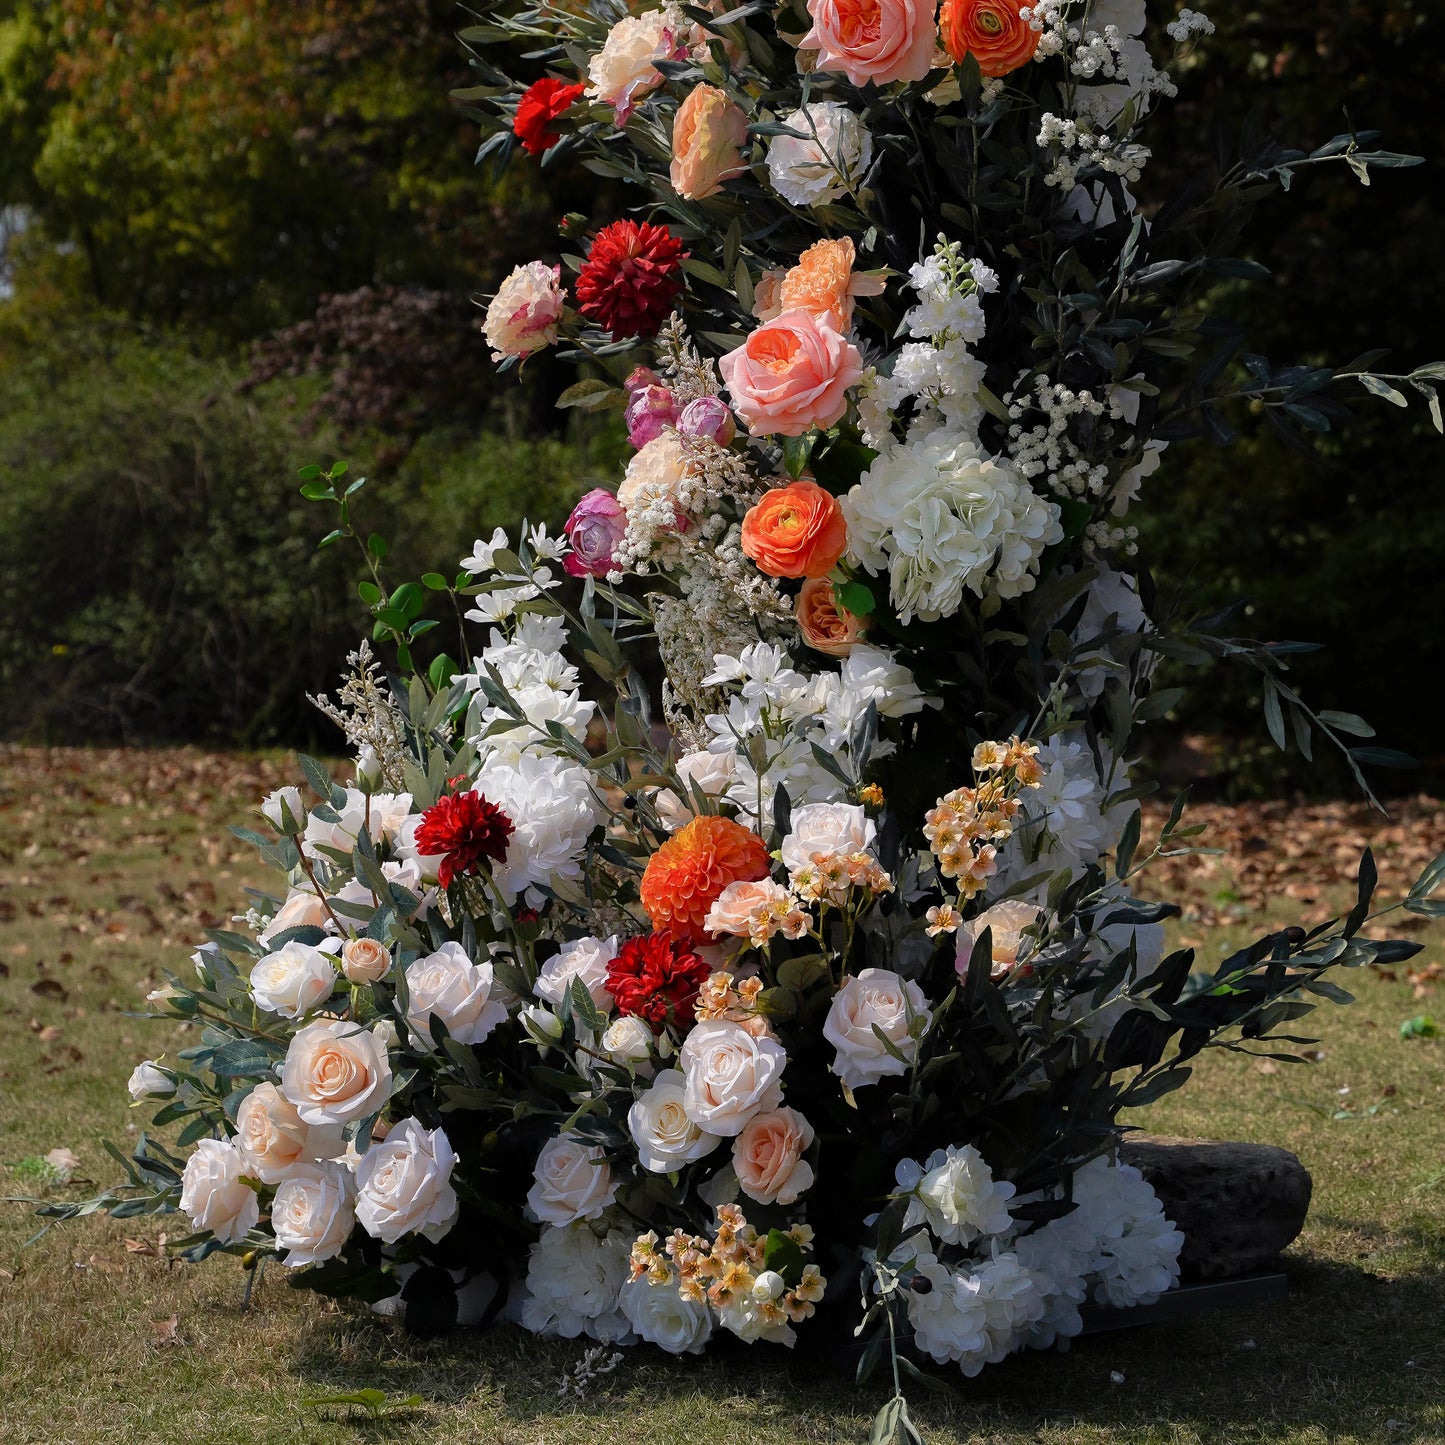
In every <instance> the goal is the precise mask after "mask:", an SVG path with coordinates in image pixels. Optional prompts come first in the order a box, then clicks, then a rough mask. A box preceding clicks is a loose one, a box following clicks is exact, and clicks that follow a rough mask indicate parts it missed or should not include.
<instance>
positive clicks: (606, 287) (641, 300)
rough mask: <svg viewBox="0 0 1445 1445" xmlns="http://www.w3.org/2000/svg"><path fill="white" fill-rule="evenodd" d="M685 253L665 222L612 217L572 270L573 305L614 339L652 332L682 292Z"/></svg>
mask: <svg viewBox="0 0 1445 1445" xmlns="http://www.w3.org/2000/svg"><path fill="white" fill-rule="evenodd" d="M687 254H688V253H687V252H686V251H684V250H683V249H682V242H681V241H679V240H678V239H677V237H676V236H674V235H673V234H672V232H671V231H669V230H668V229H667V227H666V226H654V225H652V224H651V223H650V222H648V221H644V222H642V223H641V225H639V224H638V223H637V222H636V221H614V222H613V223H612V224H611V225H610V226H604V227H603V228H602V230H600V231H599V232H598V233H597V239H596V240H595V241H593V243H592V249H591V250H590V251H589V252H588V253H587V260H586V262H585V263H584V265H583V267H582V269H581V270H580V271H579V272H578V273H577V286H576V293H577V309H578V310H579V311H580V312H581V313H582V314H583V315H584V316H585V317H586V318H587V319H588V320H589V321H595V322H596V323H597V324H598V325H599V326H605V327H606V328H607V330H608V331H610V332H611V333H612V335H613V337H614V338H615V339H617V340H621V339H622V338H624V337H629V336H656V335H657V333H658V330H659V328H660V327H661V326H662V323H663V322H664V321H666V320H667V318H668V316H669V315H670V314H671V312H672V303H673V301H674V300H675V299H676V298H677V295H678V293H679V292H680V291H681V290H682V275H681V272H682V260H683V257H684V256H686V255H687Z"/></svg>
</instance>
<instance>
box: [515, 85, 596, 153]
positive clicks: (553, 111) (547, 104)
mask: <svg viewBox="0 0 1445 1445" xmlns="http://www.w3.org/2000/svg"><path fill="white" fill-rule="evenodd" d="M586 89H587V87H586V86H585V85H568V84H567V83H566V82H565V81H561V80H553V79H552V77H551V76H550V75H545V76H543V77H542V79H541V80H537V81H533V83H532V84H531V85H529V86H528V87H527V88H526V90H524V91H523V92H522V98H521V100H519V101H518V102H517V115H516V118H515V119H514V120H513V121H512V129H513V131H514V132H516V135H517V139H518V140H520V141H521V142H522V149H523V150H525V151H526V152H527V154H528V155H533V156H539V155H541V154H542V152H543V151H548V150H551V149H552V147H553V146H554V145H556V144H557V142H558V141H559V140H561V139H562V136H561V133H560V132H559V131H557V130H555V129H554V128H553V122H554V121H557V120H560V119H561V118H562V116H564V115H566V114H567V112H568V111H569V110H570V109H571V108H572V105H573V103H574V102H575V101H576V99H577V97H578V96H579V95H581V94H582V92H583V91H584V90H586Z"/></svg>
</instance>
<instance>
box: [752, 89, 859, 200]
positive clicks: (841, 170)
mask: <svg viewBox="0 0 1445 1445" xmlns="http://www.w3.org/2000/svg"><path fill="white" fill-rule="evenodd" d="M782 123H783V125H785V126H786V127H787V128H788V129H789V130H790V131H793V132H795V134H793V135H779V136H775V137H774V138H773V143H772V145H771V147H770V148H769V150H768V179H769V180H770V181H771V182H772V184H773V189H774V190H775V191H776V192H777V193H778V194H779V195H780V196H781V197H782V198H783V199H784V200H785V201H788V202H790V203H791V204H793V205H795V206H821V205H825V204H826V203H827V202H829V201H836V200H838V199H839V197H841V196H843V195H846V194H847V192H848V191H850V190H851V189H853V188H854V187H855V186H857V185H859V184H860V183H861V182H862V180H863V176H864V174H865V173H866V171H867V170H868V167H869V165H870V164H871V162H872V160H873V137H872V136H871V135H869V134H868V131H867V128H866V127H865V126H864V124H863V119H862V117H861V116H859V115H856V114H855V113H854V112H853V111H851V110H849V109H848V107H847V106H846V105H839V104H838V103H837V102H836V101H824V102H822V103H819V104H814V105H807V106H804V107H803V108H802V110H795V111H794V112H793V113H792V114H791V115H787V116H784V117H783V121H782Z"/></svg>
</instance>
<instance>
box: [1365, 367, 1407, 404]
mask: <svg viewBox="0 0 1445 1445" xmlns="http://www.w3.org/2000/svg"><path fill="white" fill-rule="evenodd" d="M1360 385H1361V386H1363V387H1364V388H1365V390H1366V391H1368V392H1370V393H1372V394H1373V395H1375V396H1382V397H1384V399H1385V400H1386V401H1388V402H1392V403H1393V404H1394V405H1395V406H1409V405H1410V403H1409V402H1408V401H1406V400H1405V398H1404V396H1403V395H1402V394H1401V393H1400V392H1398V391H1396V390H1395V388H1394V387H1393V386H1391V385H1390V383H1389V382H1388V381H1382V380H1381V379H1380V378H1379V377H1378V376H1371V375H1370V374H1369V372H1366V373H1365V374H1364V375H1363V376H1361V377H1360Z"/></svg>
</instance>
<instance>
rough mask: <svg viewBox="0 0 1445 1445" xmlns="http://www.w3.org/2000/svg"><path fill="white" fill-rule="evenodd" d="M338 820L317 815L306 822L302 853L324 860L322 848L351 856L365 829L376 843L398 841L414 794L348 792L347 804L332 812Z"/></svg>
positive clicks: (350, 790)
mask: <svg viewBox="0 0 1445 1445" xmlns="http://www.w3.org/2000/svg"><path fill="white" fill-rule="evenodd" d="M331 811H332V812H333V813H335V815H336V816H335V818H321V817H318V816H317V815H316V814H315V813H312V814H311V815H310V817H308V818H307V819H306V832H305V835H304V836H303V838H302V841H301V851H302V852H303V853H305V854H306V855H307V856H308V857H310V858H317V857H324V856H325V855H324V854H322V853H320V852H319V850H320V849H321V848H330V849H333V850H334V851H336V852H340V853H346V854H350V852H351V850H352V848H353V847H354V846H355V844H356V840H357V838H358V837H359V836H360V834H361V830H362V829H363V828H365V829H366V831H367V832H368V833H369V834H370V835H371V839H372V841H373V842H376V843H379V842H381V841H382V840H383V839H394V838H395V837H396V835H397V830H398V829H399V828H400V827H401V825H402V823H404V822H405V821H406V819H407V818H408V817H409V816H410V813H411V794H410V793H370V794H367V793H363V792H362V791H361V789H360V788H347V790H346V802H345V804H344V805H343V806H342V807H341V808H333V809H331Z"/></svg>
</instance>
